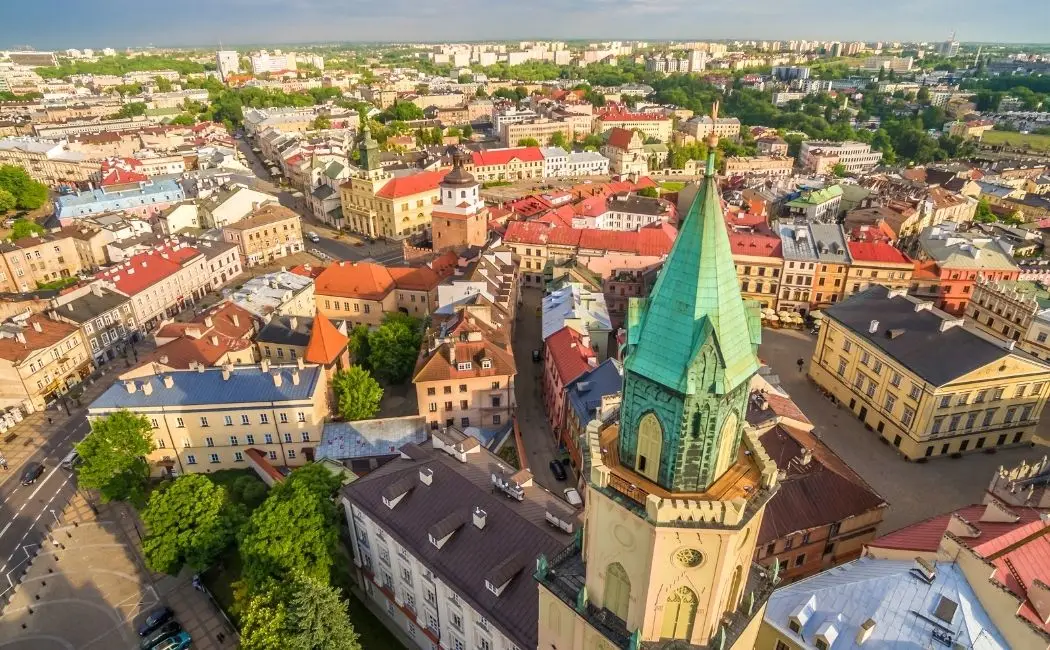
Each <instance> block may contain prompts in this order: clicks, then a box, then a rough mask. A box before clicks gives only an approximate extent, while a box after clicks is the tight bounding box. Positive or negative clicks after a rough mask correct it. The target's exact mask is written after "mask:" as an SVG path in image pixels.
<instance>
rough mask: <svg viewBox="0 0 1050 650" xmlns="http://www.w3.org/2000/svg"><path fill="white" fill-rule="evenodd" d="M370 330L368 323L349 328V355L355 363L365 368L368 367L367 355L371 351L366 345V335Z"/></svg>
mask: <svg viewBox="0 0 1050 650" xmlns="http://www.w3.org/2000/svg"><path fill="white" fill-rule="evenodd" d="M371 332H372V330H370V329H369V328H368V325H358V326H357V327H355V328H354V329H352V330H350V343H349V348H350V356H351V357H353V359H354V363H355V364H357V365H359V366H362V367H363V368H364V369H365V370H368V369H369V368H370V366H369V365H368V356H369V355H370V354H371V353H372V349H371V348H370V347H368V335H369V334H371Z"/></svg>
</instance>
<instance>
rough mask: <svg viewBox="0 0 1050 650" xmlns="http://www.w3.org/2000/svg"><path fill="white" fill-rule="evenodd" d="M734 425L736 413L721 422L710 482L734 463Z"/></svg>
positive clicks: (735, 430) (735, 427)
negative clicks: (716, 454) (716, 453)
mask: <svg viewBox="0 0 1050 650" xmlns="http://www.w3.org/2000/svg"><path fill="white" fill-rule="evenodd" d="M736 425H737V417H736V413H730V414H729V415H727V416H726V419H725V420H723V421H722V428H721V429H719V431H718V456H717V457H716V458H715V474H714V476H712V477H711V479H712V480H714V479H717V478H718V477H719V476H721V475H722V474H723V473H725V471H726V470H727V469H729V468H730V467H731V466H732V465H733V463H735V462H736V452H737V450H736V447H735V446H734V445H735V444H736V434H737V426H736Z"/></svg>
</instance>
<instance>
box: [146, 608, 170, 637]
mask: <svg viewBox="0 0 1050 650" xmlns="http://www.w3.org/2000/svg"><path fill="white" fill-rule="evenodd" d="M173 614H174V612H172V611H171V610H170V609H168V608H167V607H158V608H157V609H154V610H152V611H150V613H149V614H146V618H144V619H142V623H141V624H140V625H139V636H146V635H147V634H149V633H150V632H152V631H153V630H155V629H157V628H158V627H160V626H161V625H164V624H165V623H167V622H168V621H170V620H171V617H172V615H173Z"/></svg>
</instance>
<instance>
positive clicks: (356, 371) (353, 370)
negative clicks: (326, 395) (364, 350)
mask: <svg viewBox="0 0 1050 650" xmlns="http://www.w3.org/2000/svg"><path fill="white" fill-rule="evenodd" d="M332 390H333V392H334V393H335V399H336V404H337V407H338V413H339V415H340V417H342V418H343V419H344V420H367V419H368V418H370V417H373V416H375V414H376V413H378V412H379V402H380V401H381V400H382V399H383V389H382V388H381V387H380V386H379V382H377V381H376V380H375V379H373V378H372V375H371V374H369V372H368V371H367V370H365V369H364V368H362V367H361V366H350V368H348V369H346V370H340V371H339V372H337V373H335V376H334V377H332Z"/></svg>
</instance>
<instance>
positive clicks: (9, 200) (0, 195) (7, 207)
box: [0, 188, 18, 239]
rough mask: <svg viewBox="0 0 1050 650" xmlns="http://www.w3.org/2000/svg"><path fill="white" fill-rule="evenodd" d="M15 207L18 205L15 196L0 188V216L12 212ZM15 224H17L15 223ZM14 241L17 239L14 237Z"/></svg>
mask: <svg viewBox="0 0 1050 650" xmlns="http://www.w3.org/2000/svg"><path fill="white" fill-rule="evenodd" d="M16 205H18V200H17V199H16V198H15V195H14V194H11V193H10V192H8V191H7V190H5V189H3V188H0V214H4V213H5V212H10V211H11V210H14V209H15V206H16ZM15 223H16V224H17V223H18V222H17V221H16V222H15ZM15 239H18V238H17V237H15Z"/></svg>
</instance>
